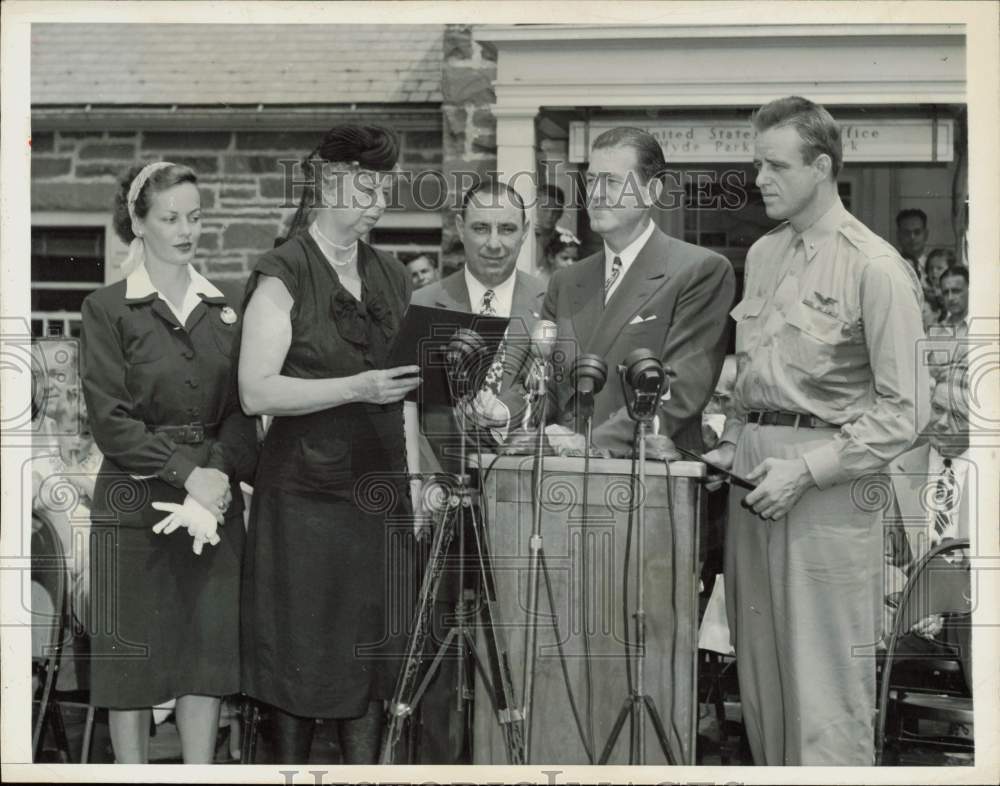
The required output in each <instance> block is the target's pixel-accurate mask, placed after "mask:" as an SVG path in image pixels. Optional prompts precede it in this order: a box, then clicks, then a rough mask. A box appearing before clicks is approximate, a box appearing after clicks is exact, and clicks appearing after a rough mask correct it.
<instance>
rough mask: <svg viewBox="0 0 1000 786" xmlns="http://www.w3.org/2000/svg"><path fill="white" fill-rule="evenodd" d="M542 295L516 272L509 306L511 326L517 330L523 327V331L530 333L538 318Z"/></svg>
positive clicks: (524, 276) (525, 278)
mask: <svg viewBox="0 0 1000 786" xmlns="http://www.w3.org/2000/svg"><path fill="white" fill-rule="evenodd" d="M544 294H545V293H544V292H537V291H535V289H534V288H532V285H531V281H530V280H529V279H528V277H527V276H526V275H524V274H523V273H521V272H520V271H518V273H517V277H516V278H515V279H514V297H513V300H512V301H511V304H510V318H511V325H513V326H515V328H516V329H518V330H520V329H521V327H522V326H523V329H524V330H525V331H527V332H528V333H530V332H531V328H532V326H534V324H535V322H536V321H537V320H538V318H539V313H538V308H539V306H538V302H539V295H544Z"/></svg>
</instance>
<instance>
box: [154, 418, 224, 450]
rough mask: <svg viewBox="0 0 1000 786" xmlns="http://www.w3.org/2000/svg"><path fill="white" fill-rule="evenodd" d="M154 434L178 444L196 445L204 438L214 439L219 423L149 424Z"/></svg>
mask: <svg viewBox="0 0 1000 786" xmlns="http://www.w3.org/2000/svg"><path fill="white" fill-rule="evenodd" d="M150 430H151V431H152V432H153V433H154V434H163V435H164V436H167V437H170V439H171V440H172V441H173V442H176V443H178V444H180V445H197V444H200V443H202V442H204V441H205V440H206V439H214V438H215V437H216V436H217V435H218V433H219V424H218V423H212V424H209V425H206V424H204V423H188V424H187V425H186V426H150Z"/></svg>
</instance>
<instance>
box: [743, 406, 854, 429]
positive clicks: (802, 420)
mask: <svg viewBox="0 0 1000 786" xmlns="http://www.w3.org/2000/svg"><path fill="white" fill-rule="evenodd" d="M747 423H757V424H759V425H761V426H790V427H792V428H836V429H839V428H840V426H835V425H834V424H833V423H827V422H826V421H825V420H822V419H821V418H818V417H816V416H815V415H803V414H802V413H801V412H777V411H773V410H768V411H764V410H760V409H752V410H750V411H749V412H748V413H747Z"/></svg>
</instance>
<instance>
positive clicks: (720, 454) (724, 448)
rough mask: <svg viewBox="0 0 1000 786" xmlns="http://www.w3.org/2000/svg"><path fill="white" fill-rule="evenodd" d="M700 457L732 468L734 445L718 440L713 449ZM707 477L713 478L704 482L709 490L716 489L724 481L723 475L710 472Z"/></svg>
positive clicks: (726, 467) (717, 464)
mask: <svg viewBox="0 0 1000 786" xmlns="http://www.w3.org/2000/svg"><path fill="white" fill-rule="evenodd" d="M702 458H703V459H705V461H709V462H711V463H712V464H715V465H716V466H717V467H722V468H723V469H730V470H731V469H732V468H733V461H734V460H735V458H736V446H735V445H734V444H733V443H732V442H720V443H719V446H718V447H717V448H716V449H715V450H710V451H709V452H708V453H705V454H704V455H703V456H702ZM709 473H711V469H709ZM709 477H711V478H713V479H712V480H710V481H709V482H708V483H706V484H705V488H707V489H708V490H709V491H718V490H719V489H721V488H722V487H723V486H724V485H725V483H726V478H725V476H720V475H711V474H710V475H709Z"/></svg>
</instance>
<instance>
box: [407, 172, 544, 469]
mask: <svg viewBox="0 0 1000 786" xmlns="http://www.w3.org/2000/svg"><path fill="white" fill-rule="evenodd" d="M455 225H456V227H457V228H458V232H459V234H460V235H461V237H462V245H463V247H464V249H465V260H466V261H465V267H464V268H463V269H462V270H459V271H458V272H456V273H452V274H451V275H450V276H447V277H446V278H444V279H442V280H441V281H438V282H436V283H434V284H430V285H428V286H426V287H423V288H421V289H420V290H418V291H416V292H414V293H413V299H412V302H413V303H414V304H415V305H418V306H430V307H432V308H444V309H450V310H452V311H463V312H465V313H470V314H486V315H489V316H498V317H509V318H510V325H509V327H508V328H507V333H506V335H505V337H504V342H503V352H502V363H503V373H502V376H501V377H500V378H499V379H498V380H497V381H496V382H495V384H493V385H491V386H489V387H488V388H484V389H483V390H482V391H480V393H479V395H478V396H476V399H475V406H474V407H471V408H469V410H468V412H467V414H468V416H469V424H468V425H469V426H470V427H472V426H474V427H478V428H479V430H480V431H479V434H478V435H477V436H478V437H480V438H481V439H485V440H486V443H487V446H489V447H491V448H492V447H493V446H494V445H495V444H496V443H497V442H501V441H503V440H504V439H505V438H506V436H507V435H508V434H509V433H510V432H512V431H515V430H516V429H517V428H518V427H519V426H520V425H521V422H522V421H523V419H524V414H525V407H526V399H527V395H526V392H525V389H524V378H525V376H526V374H527V370H528V368H529V367H530V362H531V355H530V351H529V348H530V337H531V331H532V329H533V328H534V326H535V322H537V321H538V319H539V315H540V312H541V308H542V299H543V298H544V296H545V284H543V283H542V282H541V281H540V280H539V279H537V278H535V277H534V276H531V275H528V274H527V273H523V272H521V271H519V270H517V269H516V266H517V256H518V253H519V252H520V250H521V245H522V243H524V240H525V238H526V237H527V236H528V222H527V219H526V215H525V211H524V203H523V202H522V200H521V197H520V195H519V194H518V193H517V191H516V190H514V188H512V187H511V186H509V185H507V184H506V183H501V182H500V181H498V180H492V179H487V180H483V181H481V182H479V183H477V184H476V185H474V186H473V187H472V188H470V189H469V190H468V191H467V192H466V194H465V196H464V198H463V200H462V212H461V214H460V215H458V216H456V218H455ZM421 431H422V433H423V435H424V437H426V439H427V440H428V442H429V443H430V446H431V448H432V449H433V453H434V456H435V457H436V458H437V461H438V462H440V468H442V469H445V470H447V471H450V472H454V471H457V470H458V466H457V465H458V455H459V448H460V440H459V437H458V426H457V419H456V417H455V413H454V412H453V411H452V409H451V408H447V407H431V406H424V407H423V408H422V412H421ZM484 447H485V446H484ZM424 454H425V455H426V451H424ZM437 468H438V467H433V466H432V467H427V466H423V467H422V469H424V470H431V469H437Z"/></svg>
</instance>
